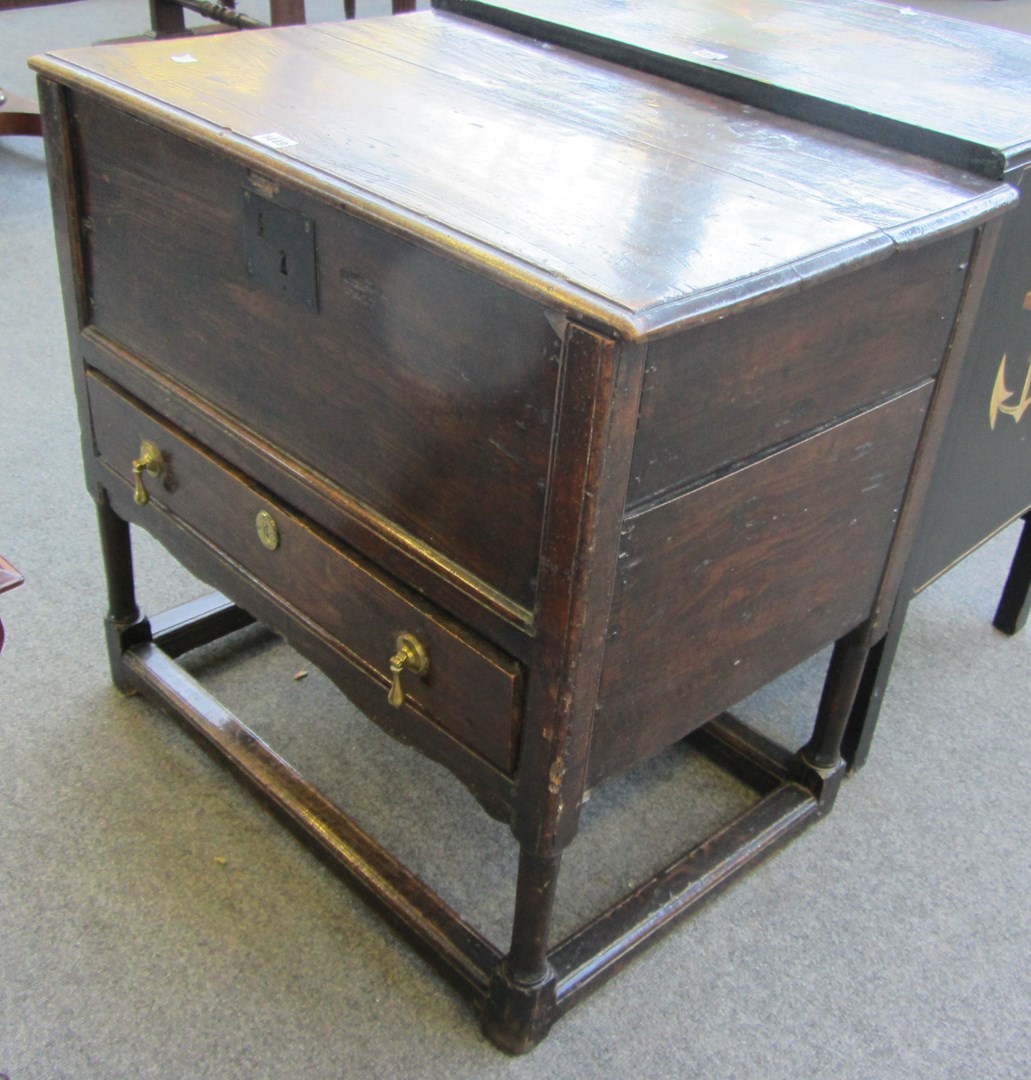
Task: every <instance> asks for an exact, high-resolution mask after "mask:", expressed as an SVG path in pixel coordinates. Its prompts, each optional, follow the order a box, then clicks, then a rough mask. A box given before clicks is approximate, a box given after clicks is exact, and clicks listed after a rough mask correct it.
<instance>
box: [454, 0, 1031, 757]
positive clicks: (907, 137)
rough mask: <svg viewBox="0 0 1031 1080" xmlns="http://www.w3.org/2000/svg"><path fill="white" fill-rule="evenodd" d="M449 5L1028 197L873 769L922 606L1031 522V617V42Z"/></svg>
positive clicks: (877, 24) (874, 679) (1006, 242)
mask: <svg viewBox="0 0 1031 1080" xmlns="http://www.w3.org/2000/svg"><path fill="white" fill-rule="evenodd" d="M436 2H437V3H438V4H439V6H440V7H441V8H447V9H449V10H453V11H458V12H462V13H465V14H468V15H470V16H472V17H475V18H478V19H482V20H484V21H487V22H490V23H494V24H498V25H501V26H506V27H509V28H512V29H518V30H519V31H520V32H522V33H525V34H529V35H532V36H533V37H534V38H536V39H539V40H546V41H549V42H557V43H561V44H563V45H566V46H568V47H570V48H574V49H576V50H577V51H582V52H584V53H587V54H589V55H594V56H599V57H605V58H608V59H610V60H615V61H617V62H619V63H622V64H625V65H628V66H630V67H633V68H635V69H640V70H644V71H650V72H653V73H655V74H660V75H665V76H667V77H670V78H674V79H676V80H678V81H682V82H684V83H686V84H687V85H690V86H696V87H701V88H704V89H707V90H711V91H714V92H716V93H720V94H725V95H727V96H730V97H733V98H735V99H736V100H739V101H743V102H746V103H750V104H753V105H760V106H762V107H763V108H766V109H771V110H773V111H775V112H778V113H781V114H782V115H785V116H794V117H797V118H801V119H804V120H809V121H811V122H813V123H817V124H819V125H821V126H823V127H827V128H829V129H831V130H835V131H843V132H848V133H850V134H852V135H859V136H861V137H863V138H866V139H870V140H871V141H873V142H878V143H881V144H883V145H885V146H897V147H901V148H903V149H906V150H911V151H913V152H915V153H918V154H921V155H923V156H926V157H928V158H930V159H933V160H936V161H942V162H947V163H949V164H954V165H958V166H960V167H961V168H964V169H968V170H970V171H972V172H976V173H978V174H979V175H982V176H986V177H990V178H996V179H1005V180H1006V181H1007V182H1008V183H1010V184H1012V185H1013V186H1014V187H1016V188H1018V189H1019V190H1020V191H1021V192H1022V193H1023V194H1024V198H1023V199H1022V200H1021V202H1020V205H1019V206H1018V208H1017V209H1016V210H1015V211H1014V213H1013V214H1011V215H1010V216H1009V218H1008V220H1007V222H1006V225H1005V227H1004V229H1003V231H1002V234H1001V236H1000V238H999V242H998V245H997V247H996V252H995V256H994V259H993V264H992V267H991V269H990V271H989V280H988V284H987V286H986V289H985V298H984V301H983V303H982V304H981V311H980V315H979V317H978V320H977V324H976V325H975V326H974V328H973V330H972V332H971V339H970V346H969V350H968V352H969V356H968V361H967V364H966V369H965V371H964V374H963V376H962V381H961V383H960V385H959V387H958V389H957V392H956V395H955V400H954V403H953V406H952V409H951V413H950V416H949V419H948V422H947V425H946V431H945V436H944V439H943V446H942V451H941V453H940V454H939V458H938V461H937V464H936V466H935V470H934V476H933V479H932V482H931V487H930V490H929V492H928V495H927V501H926V506H925V509H924V512H923V515H922V518H921V522H920V526H919V529H918V533H917V537H916V540H915V543H914V548H913V553H912V557H911V559H910V561H909V565H908V567H907V571H906V575H905V584H904V586H903V589H902V593H901V595H900V598H899V606H898V608H897V610H896V612H895V616H894V619H893V621H892V627H891V630H890V632H889V633H888V634H887V635H886V636H885V638H884V639H883V640H882V641H881V642H879V643H878V645H877V648H876V651H875V652H874V653H873V655H872V656H871V661H870V664H869V666H868V670H867V673H866V676H865V677H864V682H863V686H862V688H861V690H860V694H859V697H858V699H857V702H856V707H855V710H854V715H853V718H852V721H851V722H850V725H849V731H848V734H847V735H846V739H845V753H846V757H847V758H848V759H849V763H850V765H851V766H852V767H853V768H858V767H859V766H860V765H861V764H862V763H863V761H864V760H865V759H866V756H867V753H868V751H869V746H870V740H871V737H872V735H873V730H874V726H875V724H876V720H877V714H878V712H879V710H880V702H881V698H882V695H883V692H884V688H885V685H886V683H887V679H888V675H889V673H890V670H891V665H892V660H893V657H894V653H895V649H896V646H897V644H898V638H899V634H900V633H901V629H902V623H903V620H904V618H905V614H906V608H907V606H908V602H909V600H910V599H911V598H912V596H913V595H915V594H916V593H918V592H920V591H921V590H922V589H924V588H926V587H927V586H928V585H929V584H931V583H932V582H933V581H935V580H936V579H937V578H938V577H939V576H940V575H941V574H942V573H944V572H945V571H946V570H948V569H950V568H951V567H952V566H954V565H955V564H956V563H957V562H958V561H960V560H961V559H962V558H963V557H964V556H965V555H967V554H969V553H970V552H971V551H972V550H974V549H975V548H976V547H978V546H979V545H980V544H981V543H983V542H984V541H985V540H987V539H989V538H990V537H992V536H994V535H995V534H996V533H997V532H998V531H999V530H1000V529H1002V528H1004V527H1005V526H1007V525H1009V524H1010V523H1011V522H1012V521H1014V520H1016V519H1017V518H1020V517H1022V516H1023V518H1024V526H1023V533H1022V538H1021V541H1020V544H1019V546H1018V549H1017V553H1016V555H1015V557H1014V560H1013V565H1012V568H1011V570H1010V574H1009V578H1008V580H1007V582H1006V585H1005V588H1004V590H1003V594H1002V599H1001V600H1000V603H999V607H998V611H997V613H996V616H995V626H996V627H997V628H998V629H1000V630H1003V631H1004V632H1006V633H1009V634H1014V633H1016V632H1017V631H1019V630H1020V628H1021V627H1022V626H1023V625H1024V622H1025V621H1026V619H1027V616H1028V611H1029V609H1031V516H1029V510H1031V417H1027V416H1026V414H1027V412H1028V408H1029V406H1031V198H1029V197H1028V194H1029V192H1031V172H1029V169H1028V166H1029V165H1031V38H1029V37H1028V36H1026V35H1023V34H1016V33H1010V32H1008V31H1005V30H997V29H994V28H992V27H987V26H979V25H976V24H973V23H969V22H960V21H958V20H955V19H948V18H943V17H941V16H938V15H933V14H930V13H928V12H924V11H918V10H916V9H914V8H911V7H907V6H898V5H895V4H885V3H880V2H877V0H761V2H757V3H751V2H750V3H747V4H733V3H730V4H728V3H726V2H725V0H630V2H625V0H572V2H570V3H564V4H561V5H557V4H553V3H544V2H542V0H505V2H504V3H503V4H493V3H489V2H485V0H436Z"/></svg>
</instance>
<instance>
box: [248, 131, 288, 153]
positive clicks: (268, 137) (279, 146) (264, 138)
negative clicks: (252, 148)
mask: <svg viewBox="0 0 1031 1080" xmlns="http://www.w3.org/2000/svg"><path fill="white" fill-rule="evenodd" d="M251 138H252V139H253V140H254V141H255V142H260V143H262V144H263V145H265V146H271V147H272V149H273V150H285V149H286V147H288V146H296V145H297V140H296V139H291V138H290V137H289V136H287V135H281V134H280V133H279V132H278V131H266V132H265V134H264V135H252V136H251Z"/></svg>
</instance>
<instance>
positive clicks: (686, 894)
mask: <svg viewBox="0 0 1031 1080" xmlns="http://www.w3.org/2000/svg"><path fill="white" fill-rule="evenodd" d="M818 816H819V806H818V804H817V801H816V800H815V799H814V798H813V796H812V794H811V793H810V792H808V791H806V789H805V788H803V787H801V786H799V785H795V784H783V785H780V786H778V787H777V788H776V789H774V791H772V792H771V793H770V794H769V795H767V796H765V797H764V798H763V799H761V800H760V801H759V802H758V803H757V804H756V805H755V806H753V807H751V808H750V809H749V810H747V811H745V813H744V814H742V815H741V816H740V817H739V818H737V819H736V820H734V821H733V822H731V823H730V824H728V825H727V826H726V827H725V828H724V829H722V830H721V831H720V832H718V833H716V834H715V835H713V836H711V837H709V839H708V840H706V841H705V842H704V843H702V844H700V845H699V846H698V847H696V848H694V849H692V850H691V851H689V852H687V853H685V854H684V855H683V856H681V857H680V858H679V859H677V860H676V861H675V862H673V863H672V864H671V865H670V866H668V867H666V868H665V869H663V870H662V871H660V872H659V873H658V874H656V875H654V876H653V877H652V878H650V879H649V880H648V881H645V882H643V883H642V884H641V885H639V886H638V887H637V888H636V889H635V890H634V891H633V892H631V893H628V894H627V895H626V896H625V897H624V898H623V899H622V900H620V901H619V903H617V904H614V905H613V906H612V907H611V908H609V909H608V910H607V911H605V912H604V913H603V914H601V915H599V916H598V917H597V918H596V919H595V920H593V921H592V922H590V923H588V924H587V925H585V926H583V927H581V928H580V929H579V930H577V931H576V932H575V933H574V934H572V935H571V936H570V937H569V938H567V939H566V940H565V941H563V942H562V943H561V944H560V945H558V946H557V947H556V948H555V949H554V951H553V952H552V956H551V959H552V963H553V965H554V967H555V970H556V973H557V1008H558V1010H559V1011H560V1012H566V1011H567V1010H568V1009H570V1008H571V1007H572V1006H573V1005H575V1004H576V1003H577V1001H579V1000H580V999H581V998H583V997H584V996H585V995H586V994H588V993H589V992H590V991H592V990H595V989H597V988H598V986H599V985H600V984H601V983H603V982H604V981H605V980H606V979H608V978H611V977H612V975H614V974H615V973H616V972H617V971H618V970H619V969H620V968H621V967H622V966H623V965H624V964H625V963H626V962H627V960H629V959H630V957H631V956H633V955H634V954H635V953H636V952H638V951H640V950H641V949H642V948H645V947H647V946H648V945H651V944H653V943H654V942H655V941H656V940H657V939H658V938H660V937H661V936H662V935H663V934H664V933H666V932H668V931H669V930H670V929H671V928H672V927H673V926H674V925H676V922H677V920H678V919H680V918H683V916H684V915H685V914H686V913H687V912H689V911H693V910H695V909H697V908H698V907H699V906H701V905H702V904H703V903H705V902H706V901H707V900H711V899H712V898H713V897H715V896H717V895H718V894H719V893H720V892H722V890H723V889H725V888H726V887H727V886H728V885H729V884H731V883H732V882H733V881H734V880H735V879H736V878H737V877H738V876H739V875H740V874H741V872H742V871H743V870H745V869H750V868H751V867H752V866H754V865H755V863H756V862H757V861H758V860H760V859H762V858H765V857H766V856H767V855H770V854H772V853H773V852H774V851H776V850H777V849H778V848H779V847H781V846H783V845H784V844H785V843H787V841H788V840H790V839H791V838H792V837H793V836H794V835H795V834H797V833H798V832H800V831H801V830H802V829H803V828H805V827H806V826H807V825H809V824H811V823H812V822H813V821H814V820H816V819H817V817H818Z"/></svg>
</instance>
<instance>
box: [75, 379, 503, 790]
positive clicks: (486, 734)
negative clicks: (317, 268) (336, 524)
mask: <svg viewBox="0 0 1031 1080" xmlns="http://www.w3.org/2000/svg"><path fill="white" fill-rule="evenodd" d="M87 382H88V390H89V400H90V411H91V414H92V418H93V431H94V440H95V446H96V451H97V453H98V455H99V457H100V459H101V461H102V462H103V464H104V465H105V466H106V467H107V469H109V470H110V471H111V472H112V473H114V474H115V475H116V476H117V477H119V478H120V479H121V480H122V481H123V482H124V483H125V484H128V485H134V484H135V480H134V477H133V475H132V473H133V470H132V463H133V461H134V460H136V459H139V458H140V456H141V445H142V444H143V443H144V442H149V443H150V444H152V445H153V446H154V447H156V449H157V450H158V451H159V452H160V455H161V458H162V471H161V474H160V475H158V476H152V475H150V474H149V473H148V472H146V471H144V472H143V473H142V474H141V476H140V481H141V483H142V484H143V487H144V490H145V491H146V493H147V501H146V503H145V504H144V505H143V506H142V507H141V510H140V517H139V520H140V523H141V524H143V525H144V526H146V524H147V521H146V518H147V515H149V514H166V515H170V516H171V517H172V518H173V519H174V520H175V521H176V522H177V523H179V524H180V525H182V526H183V527H185V528H187V529H189V530H192V531H193V532H195V533H198V534H200V536H201V537H202V538H203V539H204V540H205V541H206V542H207V543H208V544H210V545H211V546H212V547H214V548H215V549H217V550H218V551H219V552H221V553H222V554H223V555H225V556H227V557H228V558H229V559H230V560H232V562H233V563H235V564H237V565H238V566H239V567H241V568H242V569H243V571H244V572H245V573H247V574H248V575H252V576H253V577H254V578H256V579H257V580H258V581H260V582H261V583H262V584H263V585H264V586H265V587H267V588H268V589H269V590H271V591H272V592H273V593H274V594H275V595H276V596H277V597H278V598H279V599H280V600H281V601H282V602H284V603H285V604H286V605H287V606H288V607H290V608H293V609H294V610H296V611H297V612H299V613H300V614H301V615H303V616H304V617H305V618H306V619H308V620H310V621H311V622H312V623H314V624H315V625H316V626H318V627H319V628H320V629H321V630H322V631H324V632H326V633H328V634H329V635H330V636H331V637H332V638H333V639H334V640H335V641H337V642H338V643H339V644H340V645H341V647H342V650H343V651H344V652H345V654H346V655H347V656H348V657H349V659H350V660H351V661H352V662H353V664H354V665H355V667H356V668H357V669H359V670H360V671H361V672H363V673H364V675H365V677H367V678H371V679H373V680H376V681H377V682H379V683H380V684H381V686H382V691H383V698H384V702H386V698H387V693H388V688H389V686H390V683H391V676H390V662H391V659H392V657H393V656H394V654H395V653H396V652H397V639H398V637H399V635H401V634H410V635H413V636H414V638H415V639H416V640H417V641H418V642H419V643H420V644H421V645H422V646H423V648H424V649H425V653H426V656H427V657H428V660H429V669H428V671H427V672H426V673H425V674H424V675H421V676H420V675H417V674H414V673H413V672H411V671H408V670H406V671H404V672H403V673H402V674H401V677H400V679H401V688H402V690H403V692H404V695H405V701H404V704H403V705H401V706H400V707H401V708H403V709H415V710H417V711H418V712H419V713H420V714H421V715H422V716H425V717H428V718H429V719H430V720H431V721H433V722H434V723H435V724H437V725H438V726H439V727H441V728H443V729H444V730H445V731H447V732H448V733H450V734H451V735H453V736H454V737H455V738H457V739H458V740H459V741H460V742H461V743H463V744H464V745H465V746H466V747H468V748H469V749H471V750H473V751H475V752H476V753H477V754H479V755H480V756H481V757H483V758H485V759H486V760H487V761H489V762H490V763H491V764H492V765H494V766H496V767H497V768H500V769H502V770H503V771H505V772H508V773H511V772H513V771H514V768H515V753H516V739H517V736H518V728H519V717H520V709H521V698H522V676H521V669H520V668H519V666H518V665H517V664H516V663H515V662H514V661H512V660H511V659H510V658H508V657H506V656H504V655H503V654H501V653H500V652H498V651H497V650H496V649H494V648H492V647H491V646H490V645H488V644H487V643H486V642H483V641H480V640H479V639H477V638H476V637H474V636H473V635H472V634H470V633H469V632H468V631H467V630H465V629H464V628H463V627H461V626H459V625H457V624H454V623H452V622H450V621H449V620H447V619H446V618H444V617H443V616H442V615H440V614H439V613H437V612H435V611H434V610H433V609H431V607H430V606H429V605H427V604H426V603H424V602H423V601H421V600H420V599H419V598H417V597H416V596H414V595H413V594H410V593H408V592H407V591H406V590H404V589H403V588H401V587H400V586H398V585H397V584H396V583H393V582H391V581H390V580H389V579H388V578H386V577H385V576H384V575H381V574H379V573H377V572H376V571H375V570H374V569H373V568H371V567H370V566H368V565H366V564H365V563H363V562H362V561H361V560H359V559H358V558H356V557H354V556H353V555H352V554H350V553H348V552H347V551H345V550H344V549H343V548H342V547H341V546H340V545H339V544H337V543H335V542H334V541H333V540H332V539H331V538H330V537H327V536H326V535H324V534H322V533H320V532H319V531H318V530H316V529H315V528H314V527H313V526H311V524H310V523H307V522H306V521H304V520H303V519H301V518H300V517H298V516H297V515H295V514H292V513H290V512H289V511H287V510H286V509H285V508H284V507H283V506H281V505H278V504H277V503H276V502H275V501H273V500H272V499H270V498H269V497H268V496H267V495H266V493H265V492H263V491H262V490H261V489H259V488H258V487H256V486H255V485H253V484H251V483H249V482H248V481H247V480H246V479H245V478H244V477H242V476H240V475H239V474H237V473H235V472H234V471H233V470H231V469H230V468H228V467H227V466H226V465H225V464H224V463H222V462H220V461H219V460H217V459H215V458H213V457H212V456H211V455H210V454H208V453H206V452H205V451H204V449H203V448H201V447H200V446H198V445H197V444H196V443H194V442H192V441H191V440H189V439H187V438H185V437H184V436H183V435H181V434H179V433H178V432H177V431H176V430H175V429H174V428H172V427H171V426H170V425H168V424H167V423H164V422H162V421H161V420H160V419H158V418H157V417H155V416H154V415H153V414H151V413H149V412H148V411H145V410H144V409H142V408H141V407H138V406H137V405H136V404H135V403H134V402H132V401H131V400H130V399H128V398H126V397H125V396H124V395H123V394H122V393H121V392H120V391H118V390H117V389H116V388H114V387H113V386H112V384H110V383H109V382H108V381H107V380H106V379H104V377H103V376H99V375H96V374H91V375H90V376H89V378H88V380H87ZM216 584H218V583H216ZM287 636H289V635H287Z"/></svg>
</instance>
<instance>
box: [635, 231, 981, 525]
mask: <svg viewBox="0 0 1031 1080" xmlns="http://www.w3.org/2000/svg"><path fill="white" fill-rule="evenodd" d="M969 260H970V238H969V236H961V237H957V238H956V239H955V240H953V241H952V242H951V243H949V244H946V245H937V246H934V247H929V248H921V249H918V250H916V251H913V252H908V253H906V254H904V255H901V256H900V257H899V258H897V259H895V260H893V261H892V263H891V265H890V266H889V267H888V268H887V269H885V268H883V267H881V266H875V267H870V268H869V269H866V270H862V271H860V272H859V273H856V274H852V275H850V276H849V277H848V278H846V279H844V280H840V281H839V280H835V281H830V282H827V283H825V284H822V285H820V286H818V287H816V288H813V289H810V290H808V291H806V292H803V293H801V294H800V295H799V296H797V297H791V298H790V299H788V300H786V301H785V302H784V303H781V304H776V305H771V306H767V307H764V308H761V309H760V310H758V311H757V312H756V313H755V315H754V317H752V318H750V319H725V320H722V321H720V322H717V323H711V324H709V325H708V326H705V327H703V328H701V329H700V330H698V331H697V332H695V333H693V334H686V335H678V336H674V337H668V338H665V339H663V340H662V341H659V342H657V343H656V344H655V345H653V346H652V348H651V349H650V350H649V352H648V366H647V372H646V375H645V382H644V390H643V394H642V398H641V419H640V423H639V429H640V431H639V435H638V438H637V441H636V443H635V445H634V461H633V466H632V469H631V476H630V490H629V495H628V498H629V502H630V504H631V506H639V505H642V504H645V503H648V502H651V501H655V500H657V499H659V498H661V497H662V496H664V495H668V494H670V493H675V492H676V491H677V489H678V488H680V487H683V486H684V484H685V483H687V482H688V481H691V480H697V478H699V477H702V476H705V475H707V474H709V473H713V472H716V471H717V470H719V469H722V468H725V467H726V466H727V465H728V464H730V463H732V462H735V461H743V460H745V459H747V458H749V457H751V456H752V455H753V454H756V453H758V452H759V451H761V450H763V449H764V448H767V447H770V446H776V445H778V444H780V443H788V442H790V441H792V440H794V439H796V438H798V436H799V435H801V434H802V433H804V432H806V431H812V430H813V429H815V428H817V427H820V426H821V425H822V424H825V423H827V422H828V421H829V420H833V419H834V418H835V417H838V416H841V415H842V414H843V413H846V412H848V411H849V410H851V409H855V408H856V407H857V406H859V405H862V404H873V403H875V402H877V401H879V400H883V399H884V398H886V397H888V396H890V395H891V394H892V393H897V392H898V391H901V390H904V389H907V388H908V387H910V386H914V385H916V384H917V383H918V382H920V381H922V380H923V379H925V378H928V377H930V376H933V375H934V374H935V372H936V371H937V370H938V367H939V365H940V364H941V361H942V358H943V355H944V353H945V348H946V345H947V344H948V340H949V335H950V333H951V331H952V314H951V313H952V312H954V311H955V309H956V304H957V302H958V299H959V296H960V293H961V292H962V289H963V285H964V282H965V280H966V274H967V266H968V264H969ZM728 417H730V418H732V422H730V423H728Z"/></svg>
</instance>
